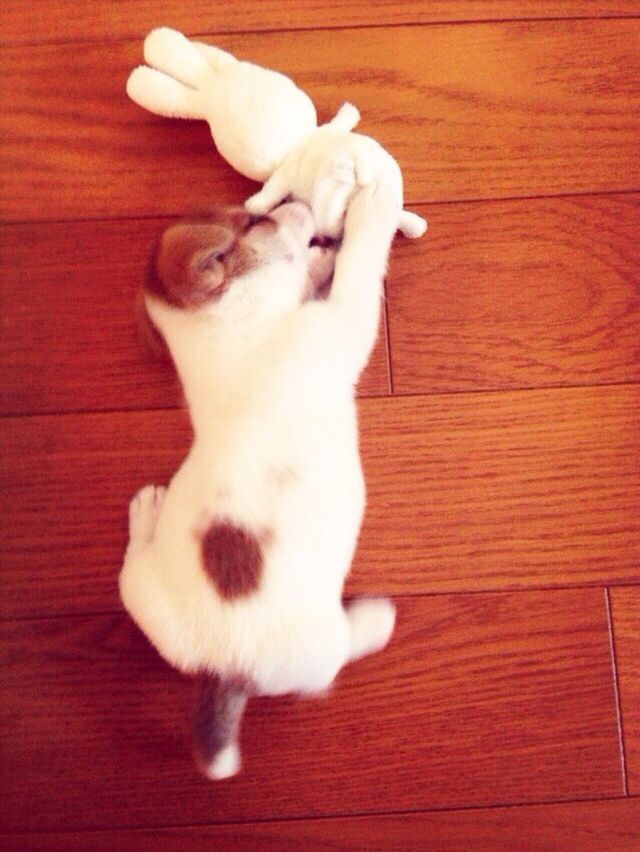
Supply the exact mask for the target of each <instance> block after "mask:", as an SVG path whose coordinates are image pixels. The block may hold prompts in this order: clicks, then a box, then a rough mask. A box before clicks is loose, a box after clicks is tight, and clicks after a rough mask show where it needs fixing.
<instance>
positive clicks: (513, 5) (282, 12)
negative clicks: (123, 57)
mask: <svg viewBox="0 0 640 852" xmlns="http://www.w3.org/2000/svg"><path fill="white" fill-rule="evenodd" d="M47 10H48V11H49V14H50V18H48V21H47V23H48V24H49V25H48V26H46V27H37V28H34V27H33V22H32V21H31V18H30V17H29V16H28V15H25V12H24V5H23V4H22V3H21V2H20V0H4V3H3V6H2V10H1V14H0V21H1V22H2V42H3V43H5V44H23V43H27V44H34V43H35V44H39V43H42V42H54V41H87V40H89V39H91V40H94V39H106V40H110V39H113V38H122V37H125V36H130V37H133V38H138V37H142V35H143V34H145V33H146V32H147V31H148V30H150V29H152V28H153V27H157V26H160V25H161V24H162V25H164V26H172V27H176V28H178V29H180V30H182V31H184V32H208V33H213V32H215V33H224V32H239V31H246V30H248V31H253V32H256V31H260V30H283V29H286V30H297V29H303V28H304V29H306V28H314V29H323V28H327V27H340V26H357V25H365V26H382V25H385V24H412V23H416V24H420V23H431V22H437V21H474V20H503V19H517V18H585V17H590V18H596V17H619V16H620V17H621V16H625V15H634V14H637V12H638V7H637V4H636V3H635V2H634V0H577V2H576V0H545V3H544V6H540V3H539V2H537V0H507V2H505V0H429V3H424V2H423V0H404V1H403V2H399V0H375V2H373V3H368V4H367V5H366V6H365V5H361V4H357V3H345V2H344V0H323V2H322V3H317V2H314V0H296V2H295V3H290V2H287V0H261V2H260V3H255V2H253V0H236V2H234V3H230V4H229V5H227V6H225V8H224V13H221V11H220V9H216V8H215V7H212V6H207V5H203V4H201V3H195V2H192V3H189V2H184V3H182V4H181V5H180V7H179V8H177V7H176V5H175V3H173V2H172V0H137V2H136V3H135V5H132V3H131V2H130V0H94V2H93V3H92V4H91V6H90V7H89V8H87V10H86V14H85V13H84V10H83V14H82V16H79V15H78V9H77V6H76V5H74V4H73V2H72V0H56V2H54V3H51V4H49V5H48V7H47Z"/></svg>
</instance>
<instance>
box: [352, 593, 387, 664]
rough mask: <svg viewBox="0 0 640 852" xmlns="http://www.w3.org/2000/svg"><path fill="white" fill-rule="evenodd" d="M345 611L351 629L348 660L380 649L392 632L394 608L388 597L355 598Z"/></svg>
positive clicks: (356, 658) (357, 658)
mask: <svg viewBox="0 0 640 852" xmlns="http://www.w3.org/2000/svg"><path fill="white" fill-rule="evenodd" d="M345 611H346V614H347V618H348V619H349V627H350V631H351V652H350V654H349V662H352V661H353V660H359V659H360V658H361V657H366V656H367V655H368V654H375V653H376V651H381V650H382V649H383V648H384V646H385V645H386V644H387V642H388V641H389V639H390V638H391V634H392V633H393V628H394V626H395V623H396V608H395V606H394V605H393V604H392V603H391V601H390V600H389V599H388V598H370V599H366V598H359V599H358V598H356V600H354V601H350V602H349V603H348V604H347V605H346V607H345Z"/></svg>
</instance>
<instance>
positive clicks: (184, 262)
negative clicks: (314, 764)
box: [146, 221, 236, 308]
mask: <svg viewBox="0 0 640 852" xmlns="http://www.w3.org/2000/svg"><path fill="white" fill-rule="evenodd" d="M235 239H236V235H235V232H234V231H233V230H232V229H230V228H229V227H226V226H225V225H224V224H219V223H217V222H193V221H191V222H180V223H178V224H176V225H171V226H170V227H169V228H167V230H166V231H165V232H164V233H163V235H162V237H161V238H160V243H159V245H158V247H157V249H156V251H155V253H154V256H153V258H152V263H151V267H150V269H149V274H148V277H147V284H146V289H147V291H148V292H150V293H151V294H152V295H154V296H156V297H158V298H160V299H163V300H164V301H166V302H168V303H169V304H171V305H175V306H176V307H179V308H196V307H199V306H201V305H203V304H205V303H206V302H208V301H210V300H211V299H212V298H214V297H215V296H216V295H219V294H220V293H221V292H223V291H224V285H225V269H224V264H223V263H222V259H223V258H224V256H225V254H226V253H227V252H228V251H230V250H231V248H232V247H233V245H234V243H235Z"/></svg>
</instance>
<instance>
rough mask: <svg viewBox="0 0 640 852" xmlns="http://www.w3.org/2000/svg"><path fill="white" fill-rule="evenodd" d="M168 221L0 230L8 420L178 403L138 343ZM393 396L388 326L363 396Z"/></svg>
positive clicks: (1, 393)
mask: <svg viewBox="0 0 640 852" xmlns="http://www.w3.org/2000/svg"><path fill="white" fill-rule="evenodd" d="M165 224H166V222H165V221H164V220H158V219H152V220H136V221H113V222H109V221H107V222H72V223H69V224H47V225H8V226H4V227H0V268H2V270H3V275H2V283H1V285H0V292H1V294H2V306H1V309H2V315H3V317H4V318H5V320H4V327H3V334H2V337H1V338H0V363H1V364H2V365H3V366H2V370H3V376H2V388H1V389H0V411H1V412H2V413H4V414H32V413H42V412H60V411H100V410H110V409H139V408H164V407H172V406H176V405H181V404H182V395H181V393H180V390H179V386H178V382H177V381H176V379H175V375H174V371H173V369H172V368H171V367H170V366H169V365H167V364H164V363H158V362H157V361H156V360H154V359H153V358H152V357H150V356H149V354H148V352H146V351H145V348H144V347H143V346H142V345H141V340H140V338H139V332H138V323H137V319H136V316H137V315H136V310H135V303H136V295H137V293H138V291H139V288H140V286H141V284H142V280H143V277H144V272H145V268H146V265H147V261H148V257H149V254H150V249H151V245H152V244H153V242H154V241H155V240H156V239H157V238H158V236H159V234H160V233H161V232H162V229H163V228H164V227H165ZM70 377H72V378H70ZM107 377H108V378H107ZM388 391H389V378H388V365H387V351H386V342H385V325H384V321H383V323H382V333H381V336H380V338H379V340H378V345H377V347H376V349H375V350H374V353H373V356H372V359H371V362H370V364H369V366H368V367H367V369H366V371H365V373H364V374H363V377H362V380H361V382H360V386H359V392H360V394H361V395H364V396H370V395H376V394H386V393H388Z"/></svg>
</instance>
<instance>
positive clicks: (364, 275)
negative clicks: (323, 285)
mask: <svg viewBox="0 0 640 852" xmlns="http://www.w3.org/2000/svg"><path fill="white" fill-rule="evenodd" d="M401 203H402V200H401V199H400V198H399V197H397V194H396V193H395V192H393V190H392V189H390V188H388V187H387V186H385V185H384V184H381V183H377V182H373V183H371V184H369V185H368V186H365V187H363V188H362V189H359V190H358V191H357V192H356V194H355V195H354V197H353V199H352V200H351V202H350V204H349V208H348V210H347V218H346V222H345V230H344V240H343V243H342V247H341V249H340V251H339V252H338V256H337V258H336V267H335V273H334V276H333V284H332V287H331V294H330V297H329V299H328V300H327V305H328V306H329V307H330V309H331V310H332V311H333V314H334V316H335V317H336V319H337V320H338V321H339V324H340V327H341V337H342V342H343V350H344V359H345V363H346V362H347V360H351V361H352V363H353V367H354V370H355V373H356V378H357V375H359V373H360V371H361V370H362V369H363V367H364V366H365V364H366V363H367V361H368V360H369V355H370V354H371V350H372V349H373V345H374V343H375V341H376V337H377V335H378V324H379V320H380V308H381V304H382V295H383V281H384V275H385V272H386V268H387V258H388V256H389V249H390V248H391V241H392V240H393V236H394V234H395V231H396V226H397V223H398V216H399V213H400V209H401Z"/></svg>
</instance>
